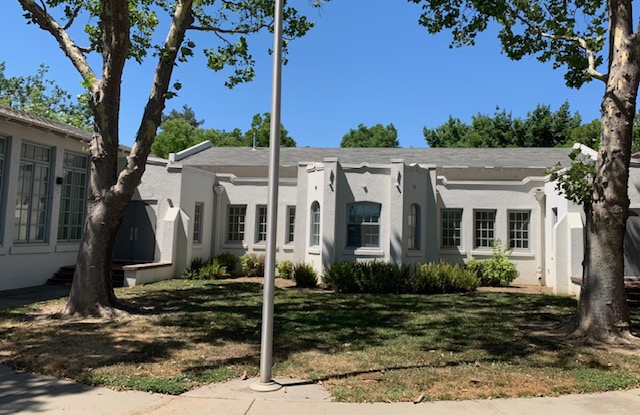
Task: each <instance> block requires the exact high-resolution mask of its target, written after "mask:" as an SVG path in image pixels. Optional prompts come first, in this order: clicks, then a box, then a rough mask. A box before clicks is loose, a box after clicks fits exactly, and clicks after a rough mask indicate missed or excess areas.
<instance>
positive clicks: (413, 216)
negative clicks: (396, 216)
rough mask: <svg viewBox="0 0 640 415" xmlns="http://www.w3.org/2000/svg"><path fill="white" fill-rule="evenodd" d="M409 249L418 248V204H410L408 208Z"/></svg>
mask: <svg viewBox="0 0 640 415" xmlns="http://www.w3.org/2000/svg"><path fill="white" fill-rule="evenodd" d="M408 225H409V240H408V242H409V249H413V250H418V249H420V206H418V205H417V204H415V203H414V204H412V205H411V208H410V210H409V218H408Z"/></svg>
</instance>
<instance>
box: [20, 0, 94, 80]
mask: <svg viewBox="0 0 640 415" xmlns="http://www.w3.org/2000/svg"><path fill="white" fill-rule="evenodd" d="M18 1H19V2H20V4H21V5H22V8H23V9H24V10H25V11H27V12H28V13H30V14H31V16H32V17H33V20H34V21H35V23H37V24H38V26H40V28H41V29H42V30H45V31H47V32H49V33H51V34H52V35H53V37H54V38H55V39H56V40H57V41H58V44H59V45H60V48H61V49H62V50H63V51H64V53H65V55H67V57H68V58H69V59H70V60H71V63H72V64H73V66H74V67H75V68H76V69H77V70H78V72H80V75H81V76H82V78H83V79H84V80H85V82H90V83H91V88H92V89H94V88H97V85H96V76H95V74H94V72H93V70H92V69H91V67H90V66H89V64H88V63H87V60H86V58H85V56H84V54H83V50H82V49H81V48H79V47H78V46H77V45H76V44H75V43H74V41H73V40H72V39H71V37H69V35H68V34H67V32H66V31H65V30H64V28H63V27H62V26H60V24H58V22H56V20H55V19H54V18H53V17H51V16H50V15H49V14H48V13H47V12H46V10H45V9H44V8H42V7H40V6H39V5H37V4H36V3H35V1H34V0H18Z"/></svg>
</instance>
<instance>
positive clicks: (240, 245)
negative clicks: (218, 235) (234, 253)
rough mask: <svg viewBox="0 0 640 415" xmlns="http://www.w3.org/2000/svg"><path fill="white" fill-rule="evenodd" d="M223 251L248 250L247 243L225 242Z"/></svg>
mask: <svg viewBox="0 0 640 415" xmlns="http://www.w3.org/2000/svg"><path fill="white" fill-rule="evenodd" d="M221 248H222V249H247V243H246V242H244V241H242V242H225V243H223V244H222V246H221Z"/></svg>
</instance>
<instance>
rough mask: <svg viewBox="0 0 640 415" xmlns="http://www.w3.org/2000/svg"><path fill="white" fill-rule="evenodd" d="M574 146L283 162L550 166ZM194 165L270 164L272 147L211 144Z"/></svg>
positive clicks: (297, 153)
mask: <svg viewBox="0 0 640 415" xmlns="http://www.w3.org/2000/svg"><path fill="white" fill-rule="evenodd" d="M570 152H571V149H570V148H310V147H293V148H282V149H281V150H280V165H282V166H297V165H298V163H299V162H322V161H323V160H324V159H325V158H328V157H337V158H338V160H339V161H340V163H342V164H356V165H357V164H361V163H368V164H388V163H389V162H390V161H391V160H392V159H403V160H404V162H405V163H407V164H410V163H420V164H434V165H436V166H438V167H453V166H456V167H458V166H464V167H488V166H492V167H515V168H547V167H552V166H555V165H556V164H557V163H560V164H561V165H563V166H566V165H569V164H570V161H571V160H570V159H569V157H568V155H569V153H570ZM181 163H182V164H185V165H191V166H267V165H268V164H269V148H264V147H263V148H257V149H255V150H254V149H252V148H247V147H211V148H209V149H206V150H204V151H201V152H200V153H197V154H194V155H192V156H190V157H188V158H185V159H183V160H181Z"/></svg>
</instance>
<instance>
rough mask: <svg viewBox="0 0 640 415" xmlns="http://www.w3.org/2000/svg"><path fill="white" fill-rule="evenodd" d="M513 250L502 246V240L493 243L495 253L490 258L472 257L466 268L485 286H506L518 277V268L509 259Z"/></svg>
mask: <svg viewBox="0 0 640 415" xmlns="http://www.w3.org/2000/svg"><path fill="white" fill-rule="evenodd" d="M510 255H511V252H510V251H508V250H506V249H503V248H502V247H501V246H500V241H496V242H495V243H494V244H493V255H492V257H491V258H489V259H485V260H477V259H471V260H469V261H468V262H467V265H466V268H467V269H468V270H469V271H470V272H471V273H473V274H474V275H475V276H476V277H477V278H478V280H480V285H482V286H484V287H506V286H508V285H509V284H511V283H512V282H513V281H514V280H515V279H516V278H518V268H516V265H515V264H514V263H513V262H511V261H509V256H510Z"/></svg>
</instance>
